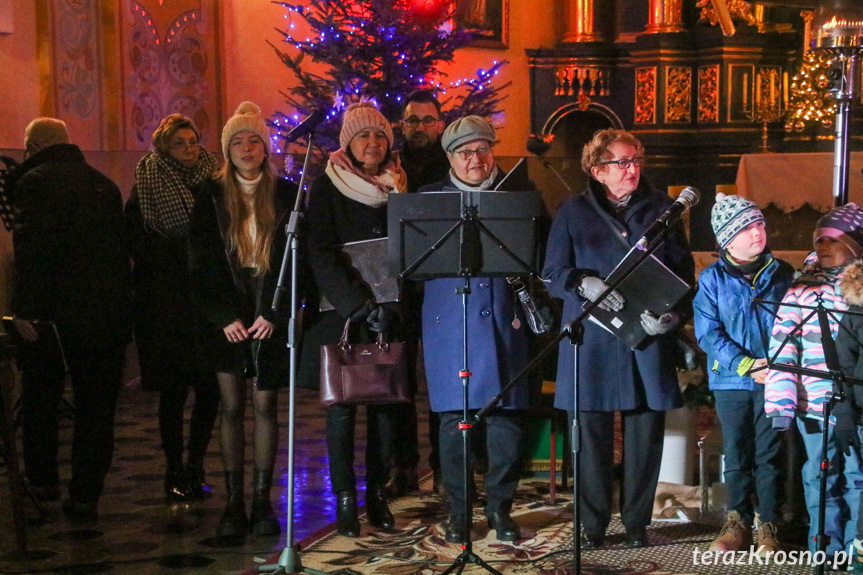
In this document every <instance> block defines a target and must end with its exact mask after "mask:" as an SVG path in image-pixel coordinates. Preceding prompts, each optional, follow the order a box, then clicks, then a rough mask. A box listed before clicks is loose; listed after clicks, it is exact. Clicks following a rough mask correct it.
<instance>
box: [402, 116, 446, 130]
mask: <svg viewBox="0 0 863 575" xmlns="http://www.w3.org/2000/svg"><path fill="white" fill-rule="evenodd" d="M404 122H405V124H407V125H408V126H410V127H411V128H416V127H417V126H419V125H420V123H422V125H423V126H425V127H426V128H431V127H432V126H434V125H435V124H437V123H438V122H440V119H439V118H435V117H434V116H426V117H425V118H423V119H422V120H420V119H419V118H417V117H416V116H411V117H410V118H406V119H405V120H404Z"/></svg>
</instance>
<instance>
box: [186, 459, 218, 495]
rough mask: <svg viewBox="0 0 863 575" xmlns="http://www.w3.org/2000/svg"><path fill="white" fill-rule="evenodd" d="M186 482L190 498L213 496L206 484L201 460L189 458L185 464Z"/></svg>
mask: <svg viewBox="0 0 863 575" xmlns="http://www.w3.org/2000/svg"><path fill="white" fill-rule="evenodd" d="M186 483H187V485H188V487H189V497H191V498H192V499H209V498H210V497H212V496H213V494H212V493H211V492H210V486H209V485H208V484H207V478H206V474H205V473H204V463H203V461H202V460H193V459H192V458H189V462H188V463H187V464H186Z"/></svg>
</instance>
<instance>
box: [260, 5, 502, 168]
mask: <svg viewBox="0 0 863 575" xmlns="http://www.w3.org/2000/svg"><path fill="white" fill-rule="evenodd" d="M275 3H276V4H280V5H281V6H283V7H284V8H285V9H286V10H287V13H286V18H287V20H288V27H287V29H285V30H279V32H280V33H281V35H282V36H283V37H284V44H285V45H286V46H287V48H283V47H280V46H277V45H275V44H272V43H271V46H272V47H273V49H274V50H275V51H276V53H277V54H278V55H279V57H280V58H281V60H282V62H284V64H285V65H286V66H287V67H288V68H289V69H290V70H291V72H293V74H294V76H295V77H296V79H297V80H298V83H297V85H295V86H294V87H293V88H291V89H290V90H289V91H288V92H287V93H284V95H285V98H286V101H287V104H288V106H289V107H290V108H292V109H293V110H294V111H293V112H292V113H290V114H285V113H280V112H279V113H276V114H275V116H274V118H273V120H272V125H273V126H274V127H275V128H276V130H277V131H278V134H277V136H276V140H277V141H276V142H274V146H275V149H277V150H280V149H281V148H280V146H281V144H282V143H283V142H284V136H285V135H286V134H287V133H288V132H289V131H290V130H291V128H293V127H294V126H295V125H296V124H297V123H298V122H299V121H300V120H302V118H304V117H305V116H307V115H308V114H310V113H311V112H312V111H314V110H322V109H323V110H330V112H329V113H328V119H327V121H326V122H325V123H324V124H323V125H322V126H321V128H319V130H318V131H317V133H316V136H315V142H316V143H317V144H318V145H319V146H320V147H321V148H322V149H324V150H327V151H330V150H333V149H335V148H336V147H338V134H339V129H340V125H339V120H340V119H341V114H342V112H343V111H344V108H345V107H346V106H347V105H349V104H351V103H353V102H356V101H360V100H370V101H372V102H374V103H375V104H376V105H377V106H378V108H379V109H380V110H381V112H382V113H383V114H384V116H386V117H387V119H389V120H390V121H391V122H396V121H398V120H400V119H401V113H402V108H403V107H404V104H403V100H404V97H405V96H406V95H408V94H409V93H411V92H413V91H414V90H417V89H428V90H431V91H433V92H435V93H436V94H437V96H438V99H439V101H440V102H441V104H443V106H444V108H445V112H444V119H445V120H450V119H452V118H455V117H458V116H463V115H467V114H477V115H480V116H483V117H486V118H489V119H491V120H492V121H493V122H495V123H497V124H500V123H501V120H502V110H501V109H500V104H501V102H502V100H503V99H504V98H505V96H504V95H503V94H502V90H503V89H504V88H506V87H507V86H509V83H507V84H503V85H500V86H493V85H492V81H493V79H494V78H495V76H497V75H498V73H499V71H500V68H501V66H503V65H504V64H506V61H505V60H504V61H494V62H492V63H491V65H490V66H489V67H488V69H480V70H477V73H476V76H475V77H473V78H466V79H462V80H458V81H453V82H446V81H445V80H446V78H445V74H444V73H443V72H441V70H440V68H439V65H440V64H441V63H444V62H450V61H452V59H453V55H454V53H455V51H456V50H457V49H459V48H462V47H464V46H467V45H468V44H470V43H471V42H472V40H473V37H472V35H471V34H470V33H469V32H467V31H465V30H464V29H461V28H460V27H459V26H457V25H455V24H454V23H453V22H454V20H453V15H452V6H453V5H454V3H453V2H450V1H448V0H395V1H393V0H389V1H384V0H311V1H310V2H308V4H307V5H301V4H291V3H285V2H275ZM298 18H301V19H302V20H304V21H305V23H307V25H308V27H309V28H310V29H311V33H310V35H309V36H308V37H305V38H298V37H296V36H295V35H294V30H296V29H297V27H298V26H297V24H299V23H300V22H299V21H296V20H295V19H298ZM307 59H310V60H311V61H312V62H315V63H320V64H324V65H325V71H324V72H318V73H312V72H309V71H307V70H306V68H305V67H304V65H305V63H306V60H307ZM289 162H290V160H289ZM288 171H289V172H290V171H291V170H290V166H289V169H288Z"/></svg>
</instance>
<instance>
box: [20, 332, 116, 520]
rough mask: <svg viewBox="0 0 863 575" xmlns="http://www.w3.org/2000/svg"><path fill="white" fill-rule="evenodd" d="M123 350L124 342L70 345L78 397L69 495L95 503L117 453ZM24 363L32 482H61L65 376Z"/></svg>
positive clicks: (28, 468) (24, 408)
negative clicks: (59, 437)
mask: <svg viewBox="0 0 863 575" xmlns="http://www.w3.org/2000/svg"><path fill="white" fill-rule="evenodd" d="M40 339H41V338H40ZM37 344H38V342H37ZM125 351H126V346H125V344H123V345H114V346H109V347H103V348H97V349H92V348H87V349H82V348H75V347H74V346H67V347H66V361H67V362H68V364H69V376H70V379H71V380H72V391H73V393H74V396H75V400H74V401H75V427H74V432H73V436H72V479H71V481H70V483H69V497H70V498H71V499H72V500H74V501H79V502H86V503H94V502H96V501H98V499H99V497H100V496H101V495H102V490H103V488H104V484H105V476H106V475H107V474H108V470H109V469H110V467H111V460H112V458H113V455H114V409H115V407H116V405H117V396H118V394H119V392H120V380H121V378H122V373H123V359H124V355H125ZM22 368H23V391H22V415H23V419H24V425H23V437H24V444H23V445H24V468H25V470H26V474H27V478H28V480H30V482H31V483H32V484H33V485H36V486H47V485H56V484H58V483H59V481H60V476H59V471H58V467H57V451H58V446H59V444H58V440H57V433H58V421H57V420H58V417H57V415H58V413H57V405H58V403H59V401H60V398H61V396H62V395H63V387H64V384H65V377H64V375H63V374H62V372H59V373H58V371H57V370H55V369H49V370H42V369H37V368H36V366H34V365H33V364H29V362H27V361H24V362H22Z"/></svg>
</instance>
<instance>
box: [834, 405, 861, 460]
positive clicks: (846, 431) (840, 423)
mask: <svg viewBox="0 0 863 575" xmlns="http://www.w3.org/2000/svg"><path fill="white" fill-rule="evenodd" d="M856 419H857V418H856V417H855V415H854V412H853V410H851V411H850V413H848V412H840V413H838V414H836V427H835V428H833V436H834V437H835V438H836V445H838V446H839V449H840V450H841V451H842V453H844V454H845V455H851V448H852V447H853V448H854V452H855V453H860V449H861V446H860V434H859V433H858V429H857V421H856Z"/></svg>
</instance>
